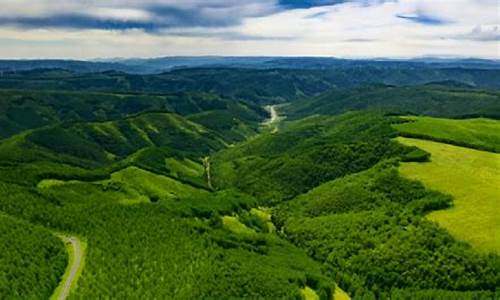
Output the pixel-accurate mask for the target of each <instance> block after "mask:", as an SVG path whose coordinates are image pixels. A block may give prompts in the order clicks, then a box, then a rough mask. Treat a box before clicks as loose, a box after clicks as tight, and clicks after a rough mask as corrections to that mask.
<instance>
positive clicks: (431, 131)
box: [394, 117, 500, 153]
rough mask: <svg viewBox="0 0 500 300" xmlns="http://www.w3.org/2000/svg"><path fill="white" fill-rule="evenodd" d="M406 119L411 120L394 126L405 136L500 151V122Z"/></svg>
mask: <svg viewBox="0 0 500 300" xmlns="http://www.w3.org/2000/svg"><path fill="white" fill-rule="evenodd" d="M404 119H406V120H409V121H410V122H408V123H403V124H396V125H394V128H396V129H397V130H399V131H400V132H401V135H403V136H406V137H414V138H423V139H426V140H435V141H438V142H444V143H448V144H453V145H457V146H466V147H470V148H476V149H480V150H486V151H492V152H497V153H498V152H500V122H499V121H496V120H491V119H484V118H478V119H466V120H452V119H440V118H431V117H404Z"/></svg>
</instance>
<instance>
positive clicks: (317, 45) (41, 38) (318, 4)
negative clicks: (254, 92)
mask: <svg viewBox="0 0 500 300" xmlns="http://www.w3.org/2000/svg"><path fill="white" fill-rule="evenodd" d="M499 16H500V4H499V2H498V1H497V0H453V1H451V0H399V1H396V0H394V1H383V0H350V1H346V0H247V1H240V0H142V1H140V0H120V1H118V0H38V1H31V0H3V1H2V9H1V10H0V58H21V57H26V58H28V57H41V58H44V57H51V58H53V57H61V58H95V57H132V56H148V57H151V56H164V55H207V54H210V55H300V56H309V55H310V56H338V57H382V56H383V57H414V56H424V55H434V56H459V57H471V56H474V57H485V58H500V48H499V47H500V46H499V45H500V43H499V42H500V34H499V30H498V28H499V26H500V24H499V23H500V20H499V19H500V17H499Z"/></svg>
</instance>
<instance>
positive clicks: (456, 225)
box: [398, 137, 500, 253]
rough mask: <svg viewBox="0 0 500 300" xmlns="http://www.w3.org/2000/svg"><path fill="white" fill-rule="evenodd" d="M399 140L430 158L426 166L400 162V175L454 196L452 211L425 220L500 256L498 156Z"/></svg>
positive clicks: (474, 245) (426, 142)
mask: <svg viewBox="0 0 500 300" xmlns="http://www.w3.org/2000/svg"><path fill="white" fill-rule="evenodd" d="M398 141H399V142H401V143H403V144H405V145H411V146H417V147H419V148H421V149H423V150H425V151H427V152H429V153H431V155H432V156H431V162H428V163H403V164H402V165H401V167H400V172H401V174H403V175H404V176H406V177H408V178H411V179H416V180H419V181H421V182H422V183H424V184H425V185H426V186H427V187H429V188H431V189H434V190H438V191H440V192H443V193H447V194H450V195H452V196H453V197H454V200H453V202H454V206H453V207H452V208H449V209H446V210H440V211H435V212H432V213H430V214H429V215H428V218H429V219H430V220H433V221H436V222H437V223H439V224H440V225H441V226H443V227H445V228H446V229H447V230H449V231H450V233H451V234H452V235H454V236H455V237H457V238H458V239H460V240H464V241H467V242H469V243H470V244H471V245H472V246H473V247H474V248H476V249H478V250H481V251H485V252H495V253H500V239H499V238H498V237H499V236H500V189H499V187H500V154H495V153H489V152H485V151H479V150H474V149H468V148H462V147H457V146H452V145H447V144H443V143H438V142H433V141H424V140H418V139H410V138H402V137H400V138H398Z"/></svg>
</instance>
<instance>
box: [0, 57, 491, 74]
mask: <svg viewBox="0 0 500 300" xmlns="http://www.w3.org/2000/svg"><path fill="white" fill-rule="evenodd" d="M356 66H372V67H381V68H397V69H400V68H405V69H408V68H438V69H440V68H467V69H500V61H499V60H487V59H475V58H469V59H453V58H432V57H423V58H415V59H409V60H400V59H390V58H377V59H358V60H349V59H339V58H334V57H266V56H262V57H227V56H172V57H160V58H113V59H96V60H92V61H83V60H59V59H55V60H54V59H51V60H0V71H3V72H5V71H29V70H34V69H64V70H68V71H73V72H79V73H92V72H103V71H111V70H113V71H120V72H126V73H132V74H158V73H163V72H167V71H170V70H173V69H183V68H201V67H202V68H215V67H225V68H252V69H332V68H341V67H356Z"/></svg>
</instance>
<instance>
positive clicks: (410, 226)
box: [0, 59, 500, 300]
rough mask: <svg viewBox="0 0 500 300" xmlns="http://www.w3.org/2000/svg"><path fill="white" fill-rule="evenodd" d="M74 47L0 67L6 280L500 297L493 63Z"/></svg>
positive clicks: (1, 263) (14, 288)
mask: <svg viewBox="0 0 500 300" xmlns="http://www.w3.org/2000/svg"><path fill="white" fill-rule="evenodd" d="M3 63H4V64H6V65H8V66H16V65H17V66H18V67H19V66H20V65H18V64H19V63H18V64H16V63H14V62H9V64H7V62H3ZM25 63H26V62H25ZM47 63H48V62H47ZM52 63H53V64H55V62H52ZM38 64H41V63H40V62H38V63H37V64H35V65H38ZM74 64H76V65H73V64H71V63H69V62H66V63H65V64H64V65H57V64H56V66H55V67H57V68H44V69H37V68H33V69H29V68H24V67H23V68H22V69H21V70H16V69H15V68H13V67H12V68H13V69H7V70H6V71H5V72H2V75H1V76H0V241H1V243H0V248H1V249H0V299H66V298H68V299H272V300H274V299H306V300H313V299H321V300H332V299H417V300H418V299H450V300H451V299H470V300H475V299H478V300H479V299H498V298H499V297H500V289H499V287H500V91H499V90H498V88H499V87H500V85H499V81H498V78H500V71H499V70H498V68H497V67H496V65H493V66H489V65H488V66H489V67H485V66H483V65H473V66H471V65H433V66H430V65H425V64H422V65H420V64H418V63H416V62H412V63H410V62H408V63H407V64H405V63H404V62H399V63H393V64H390V63H386V64H383V63H373V64H366V65H365V64H362V63H352V64H348V63H347V62H346V63H344V64H342V65H337V64H334V65H330V64H326V63H325V62H322V61H314V64H311V62H304V61H301V60H297V61H294V60H286V59H284V61H280V60H273V61H272V63H269V64H271V65H270V66H266V67H265V66H264V65H265V64H266V63H264V62H261V61H256V62H252V64H250V63H249V64H250V65H245V67H244V68H243V67H242V66H241V62H234V64H235V65H223V66H211V67H209V66H205V67H198V66H196V67H197V68H177V69H174V70H172V71H168V72H158V74H151V73H148V74H146V73H147V72H145V70H149V69H144V68H146V66H142V67H141V68H142V69H137V70H139V71H140V72H139V71H137V70H136V71H137V72H132V71H131V69H127V68H125V67H124V66H123V65H120V66H119V65H118V64H102V65H86V64H83V65H82V63H81V62H80V63H78V64H77V63H76V62H75V63H74ZM254 64H255V65H254ZM290 64H291V65H290ZM284 65H287V66H292V67H283V66H284ZM486 65H487V64H486ZM23 66H25V65H24V64H23ZM50 66H52V65H50ZM65 66H66V67H65ZM71 66H87V67H88V68H90V69H85V70H84V71H76V69H78V67H71ZM42 67H46V66H45V65H42ZM91 67H92V68H91ZM95 68H98V69H95ZM99 68H104V69H99ZM107 68H110V69H107ZM136 68H139V67H138V66H136ZM148 68H149V67H148Z"/></svg>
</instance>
